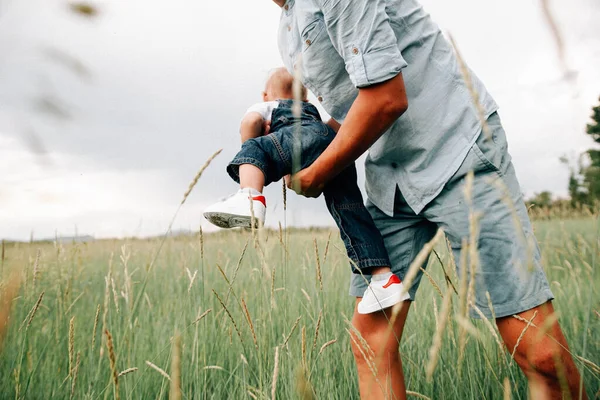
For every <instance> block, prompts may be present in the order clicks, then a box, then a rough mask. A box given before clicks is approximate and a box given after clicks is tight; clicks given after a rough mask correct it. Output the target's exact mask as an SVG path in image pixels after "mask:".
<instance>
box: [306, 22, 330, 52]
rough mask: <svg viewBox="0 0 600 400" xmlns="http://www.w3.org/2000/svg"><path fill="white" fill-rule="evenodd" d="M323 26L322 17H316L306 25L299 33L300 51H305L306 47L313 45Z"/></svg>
mask: <svg viewBox="0 0 600 400" xmlns="http://www.w3.org/2000/svg"><path fill="white" fill-rule="evenodd" d="M324 28H325V22H324V21H323V20H322V19H316V20H314V21H312V22H310V23H309V24H307V25H306V27H305V28H304V30H303V31H302V34H301V35H300V37H301V38H302V53H305V52H307V51H308V49H309V48H310V47H311V46H313V44H314V43H315V42H316V40H317V39H318V38H319V36H320V35H321V32H323V29H324Z"/></svg>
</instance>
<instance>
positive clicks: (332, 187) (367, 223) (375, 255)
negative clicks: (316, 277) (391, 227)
mask: <svg viewBox="0 0 600 400" xmlns="http://www.w3.org/2000/svg"><path fill="white" fill-rule="evenodd" d="M323 194H324V195H325V202H326V204H327V208H328V209H329V212H330V213H331V215H332V216H333V219H334V220H335V222H336V224H337V225H338V227H339V229H340V235H341V237H342V240H343V241H344V245H345V246H346V251H347V253H348V257H350V259H352V261H353V264H352V270H353V272H354V273H361V274H364V275H379V274H389V273H391V269H390V261H389V258H388V254H387V250H386V248H385V245H384V243H383V237H382V236H381V233H380V232H379V230H378V229H377V227H376V226H375V223H374V222H373V219H372V218H371V214H369V212H368V211H367V208H366V207H365V205H364V203H363V198H362V194H361V192H360V189H359V188H358V184H357V175H356V168H355V166H354V165H351V166H350V167H348V168H347V169H345V170H344V171H343V172H342V173H341V174H340V175H338V176H337V177H336V178H334V179H333V180H332V181H331V182H330V183H329V184H328V185H327V186H326V187H325V190H324V192H323Z"/></svg>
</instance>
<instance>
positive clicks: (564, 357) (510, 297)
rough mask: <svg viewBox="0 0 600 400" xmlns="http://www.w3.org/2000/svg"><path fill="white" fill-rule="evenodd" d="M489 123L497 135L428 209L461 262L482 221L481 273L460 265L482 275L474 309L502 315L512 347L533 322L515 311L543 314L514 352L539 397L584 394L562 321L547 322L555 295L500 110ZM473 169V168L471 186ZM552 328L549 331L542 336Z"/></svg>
mask: <svg viewBox="0 0 600 400" xmlns="http://www.w3.org/2000/svg"><path fill="white" fill-rule="evenodd" d="M488 126H489V128H490V133H491V138H487V137H486V136H485V135H483V134H481V135H480V137H479V138H478V139H477V142H476V143H475V144H474V145H473V147H472V148H471V150H470V152H469V154H468V155H467V158H466V159H465V161H464V162H463V165H462V166H461V167H460V169H459V171H458V172H457V173H456V174H455V175H454V176H453V177H452V179H451V180H450V181H449V182H448V183H447V184H446V186H445V188H444V190H443V191H442V193H440V194H439V195H438V197H437V198H436V199H434V200H433V201H432V202H431V203H430V204H429V205H428V206H427V208H426V209H425V210H424V212H423V214H424V216H425V217H426V218H428V219H429V220H430V221H432V222H435V223H437V224H438V225H439V226H440V227H441V228H442V229H444V231H445V233H446V237H447V238H448V240H449V242H450V243H451V246H452V248H453V252H454V257H455V260H457V262H458V261H460V252H461V246H462V241H463V239H465V238H469V237H470V235H471V233H472V232H473V231H474V230H473V229H472V227H471V224H472V223H473V224H475V225H476V226H477V229H475V231H477V232H478V233H477V238H476V239H477V259H476V260H475V263H474V268H475V274H474V276H471V271H470V266H469V265H458V267H459V269H461V273H462V269H464V270H465V271H464V273H465V274H466V275H467V277H468V278H469V279H471V278H472V279H474V281H475V282H474V283H475V287H474V289H475V290H474V296H473V297H472V303H473V304H469V307H470V308H471V315H472V316H477V314H476V313H474V312H473V307H472V306H476V307H478V308H479V310H480V311H481V312H482V313H483V314H484V315H485V316H487V317H488V318H489V317H492V316H495V317H497V322H498V328H499V330H500V333H501V335H502V337H503V339H504V341H505V343H506V346H507V347H508V350H509V351H510V352H511V354H512V353H513V351H514V349H515V346H516V344H517V342H518V341H519V337H520V335H521V333H522V332H523V330H524V328H525V327H526V325H527V323H526V322H522V321H519V320H517V319H516V318H514V317H513V315H517V316H519V317H520V318H523V319H525V320H530V319H531V318H532V317H533V315H534V314H535V315H536V317H535V319H534V321H533V323H534V324H535V327H534V326H533V325H531V326H530V327H529V328H528V329H527V331H526V332H525V334H524V336H523V338H521V342H520V343H519V346H518V347H517V349H516V352H515V361H516V362H517V363H518V365H519V366H520V367H521V369H522V370H523V372H524V373H525V375H526V376H527V378H528V380H529V382H530V387H531V389H532V391H533V394H534V397H533V398H534V399H536V400H537V399H541V400H545V399H555V398H556V399H560V398H562V395H563V387H564V389H565V390H564V392H565V394H566V393H569V392H570V393H575V394H577V392H578V385H579V374H578V372H577V369H576V367H575V364H574V362H573V359H572V357H571V356H570V355H569V353H568V351H566V350H565V349H567V348H568V347H567V343H566V340H565V338H564V336H563V334H562V332H561V329H560V327H559V325H558V323H557V322H556V321H554V322H553V323H552V324H551V325H550V326H548V327H546V325H548V323H549V322H552V318H553V316H552V314H553V312H554V311H553V308H552V305H551V303H550V300H552V299H553V294H552V292H551V291H550V285H549V283H548V280H547V278H546V275H545V273H544V269H543V265H542V259H541V254H540V250H539V247H538V245H537V242H536V240H535V237H534V234H533V228H532V226H531V223H530V220H529V216H528V215H527V208H526V207H525V203H524V202H523V196H522V194H521V188H520V186H519V183H518V180H517V177H516V174H515V170H514V168H513V165H512V163H511V158H510V155H509V154H508V152H507V142H506V136H505V133H504V130H503V128H502V124H501V122H500V119H499V117H498V115H497V114H493V115H492V116H490V118H489V119H488ZM469 171H472V173H473V175H472V181H471V182H469V184H468V185H467V182H468V180H470V179H471V178H469V179H467V176H469V175H468V172H469ZM466 187H468V188H469V189H468V190H469V193H468V196H465V188H466ZM467 264H469V263H467ZM459 275H461V274H459ZM488 295H489V301H488ZM536 311H537V314H536ZM548 321H549V322H548ZM546 328H549V330H548V332H547V333H548V335H545V334H544V333H543V332H542V334H541V335H540V331H541V329H546ZM563 347H564V348H563ZM555 358H556V359H557V360H555ZM558 358H559V359H558ZM561 380H562V382H563V386H561V384H560V382H561ZM574 398H578V396H575V397H574Z"/></svg>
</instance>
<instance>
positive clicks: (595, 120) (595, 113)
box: [560, 99, 600, 206]
mask: <svg viewBox="0 0 600 400" xmlns="http://www.w3.org/2000/svg"><path fill="white" fill-rule="evenodd" d="M599 102H600V99H599ZM586 133H587V134H588V135H590V137H591V138H592V140H593V141H594V142H596V143H599V144H600V104H598V105H597V106H595V107H592V115H591V121H590V123H588V124H587V127H586ZM586 156H587V157H586ZM584 158H587V162H584ZM560 161H561V162H562V163H564V164H565V165H567V166H568V167H569V170H570V173H569V186H568V189H569V196H570V197H571V205H573V206H575V205H577V204H588V205H592V204H594V203H595V202H597V201H599V200H600V150H596V149H590V150H588V151H586V152H585V153H583V154H581V156H580V157H579V160H578V161H577V163H576V166H574V165H573V163H572V162H571V161H570V160H569V159H568V158H567V157H561V159H560Z"/></svg>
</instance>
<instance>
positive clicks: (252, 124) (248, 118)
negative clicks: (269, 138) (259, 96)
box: [240, 101, 279, 143]
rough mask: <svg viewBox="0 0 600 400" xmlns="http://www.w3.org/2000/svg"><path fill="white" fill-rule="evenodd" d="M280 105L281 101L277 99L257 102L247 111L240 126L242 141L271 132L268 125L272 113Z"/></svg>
mask: <svg viewBox="0 0 600 400" xmlns="http://www.w3.org/2000/svg"><path fill="white" fill-rule="evenodd" d="M278 105H279V102H277V101H266V102H263V103H258V104H255V105H253V106H252V107H250V108H249V109H248V111H246V115H244V118H242V124H241V126H240V134H241V135H242V143H244V142H245V141H246V140H248V139H254V138H257V137H260V136H263V135H266V134H267V133H269V132H268V127H269V124H270V122H271V113H272V112H273V109H274V108H276V107H277V106H278Z"/></svg>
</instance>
